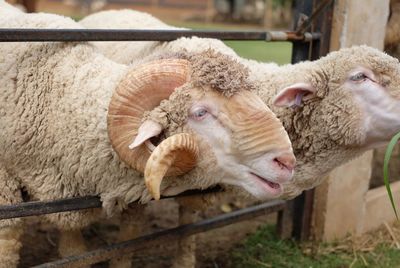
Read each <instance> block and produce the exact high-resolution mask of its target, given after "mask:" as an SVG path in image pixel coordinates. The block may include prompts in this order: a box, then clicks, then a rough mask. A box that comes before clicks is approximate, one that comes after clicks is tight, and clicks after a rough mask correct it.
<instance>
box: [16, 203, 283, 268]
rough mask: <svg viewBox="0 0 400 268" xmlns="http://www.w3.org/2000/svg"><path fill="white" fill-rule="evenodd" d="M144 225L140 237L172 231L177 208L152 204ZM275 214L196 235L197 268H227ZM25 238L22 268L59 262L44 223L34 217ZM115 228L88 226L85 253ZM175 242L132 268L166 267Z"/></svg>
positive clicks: (112, 236) (143, 253) (53, 234)
mask: <svg viewBox="0 0 400 268" xmlns="http://www.w3.org/2000/svg"><path fill="white" fill-rule="evenodd" d="M224 204H225V205H224V208H223V210H225V211H226V209H227V208H231V209H239V208H242V207H244V206H248V205H250V203H240V202H237V201H236V202H224ZM145 213H146V219H147V220H148V225H147V228H146V230H145V231H144V234H148V233H152V232H155V231H160V230H163V229H166V228H173V227H176V226H177V225H178V205H177V203H176V202H175V201H174V200H163V201H161V202H152V203H151V204H150V205H148V207H147V208H146V212H145ZM222 213H224V212H223V211H222V209H221V206H214V207H210V208H209V209H208V210H207V211H205V212H203V213H201V215H199V218H200V219H205V218H210V217H213V216H216V215H219V214H222ZM276 217H277V215H276V213H274V214H271V215H267V216H261V217H258V218H255V219H254V220H251V221H244V222H240V223H237V224H233V225H229V226H226V227H223V228H219V229H215V230H213V231H209V232H206V233H203V234H200V235H198V236H197V249H196V257H197V266H196V267H200V268H203V267H204V268H205V267H230V257H229V254H230V250H231V249H232V248H233V247H234V246H236V245H238V244H239V243H241V241H243V239H245V238H246V236H247V235H249V234H251V233H253V232H255V231H256V230H257V228H258V227H259V226H260V225H262V224H265V223H274V222H276ZM28 223H29V224H28V226H27V228H26V232H25V235H24V236H23V238H24V239H23V248H22V251H21V263H20V265H19V267H20V268H22V267H31V266H33V265H38V264H41V263H45V262H49V261H54V260H57V259H59V258H60V257H59V256H58V252H57V243H58V239H59V238H58V231H57V230H56V229H55V228H53V227H52V226H50V225H48V224H43V223H40V222H39V221H38V220H37V219H35V218H30V219H29V220H28ZM118 231H119V228H118V226H117V225H115V224H112V223H110V222H106V221H104V222H102V223H96V224H93V225H91V226H90V227H88V228H86V229H85V230H83V234H84V237H85V238H86V242H87V246H88V248H89V250H94V249H96V248H98V247H101V246H105V245H109V244H111V243H113V242H114V241H115V240H116V237H117V234H118ZM176 248H177V247H176V243H168V244H160V245H158V246H156V247H151V248H148V249H145V250H140V251H138V252H137V253H136V255H135V256H133V257H132V259H133V267H144V268H155V267H170V265H171V261H172V258H173V255H174V252H175V251H176ZM93 267H97V268H103V267H108V264H107V263H106V262H105V263H100V264H96V265H94V266H93Z"/></svg>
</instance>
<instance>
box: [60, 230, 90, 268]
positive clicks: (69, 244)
mask: <svg viewBox="0 0 400 268" xmlns="http://www.w3.org/2000/svg"><path fill="white" fill-rule="evenodd" d="M86 251H87V248H86V244H85V240H84V238H83V236H82V233H81V231H80V230H60V241H59V244H58V252H59V254H60V256H61V257H62V258H65V257H68V256H74V255H79V254H82V253H85V252H86ZM87 267H90V266H87Z"/></svg>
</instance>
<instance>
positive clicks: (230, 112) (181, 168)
mask: <svg viewBox="0 0 400 268" xmlns="http://www.w3.org/2000/svg"><path fill="white" fill-rule="evenodd" d="M0 26H1V27H4V28H23V27H28V28H79V25H78V24H77V23H75V22H73V21H72V20H70V19H67V18H63V17H60V16H56V15H50V14H25V13H21V12H11V11H9V10H0ZM0 59H1V63H2V64H1V68H0V74H1V76H0V87H1V89H2V91H1V94H0V115H1V116H0V124H1V126H2V132H1V136H0V183H1V187H2V192H1V194H0V202H1V204H13V203H19V202H23V201H24V200H26V199H28V200H52V199H59V198H67V197H73V196H86V195H99V196H100V197H101V200H102V202H103V211H104V212H105V214H107V215H112V214H116V213H119V212H120V211H121V210H123V209H124V208H126V207H127V205H128V204H129V203H131V202H138V201H140V202H148V201H149V200H150V199H151V196H153V197H154V198H155V199H158V198H160V195H174V194H178V193H180V192H181V191H184V190H186V189H194V188H196V189H203V188H207V187H209V186H212V185H215V184H222V185H224V184H228V185H230V184H233V185H237V186H239V188H244V189H246V191H248V192H249V193H251V194H253V195H254V196H256V197H258V198H260V199H267V198H273V197H275V196H279V195H280V192H281V190H282V189H281V188H280V185H281V183H283V182H285V181H288V180H289V179H290V178H291V177H292V173H293V169H294V164H295V158H294V155H293V153H292V148H291V144H290V141H289V138H288V135H287V133H286V132H285V131H284V128H283V126H282V124H281V123H280V121H279V120H278V119H277V118H276V116H275V115H274V114H273V113H272V112H271V111H270V110H269V109H268V107H267V106H266V105H265V104H264V103H263V102H262V101H261V99H260V98H259V97H258V96H257V95H255V94H254V93H252V90H254V88H253V85H252V84H251V83H250V82H249V79H248V71H247V69H246V68H244V67H243V66H242V65H241V64H239V63H237V62H236V61H234V60H232V59H231V58H228V57H226V56H224V55H222V54H219V53H216V52H213V51H205V52H203V53H200V54H199V53H194V54H193V53H180V54H176V53H169V54H168V53H164V54H155V55H149V57H147V58H146V59H142V60H141V61H140V62H138V63H137V64H134V65H132V66H130V67H128V66H125V65H121V64H117V63H115V62H113V61H111V60H109V59H107V58H105V57H104V56H103V55H102V54H100V53H98V52H96V50H95V49H94V48H93V47H92V46H91V45H90V44H87V43H15V44H13V45H10V44H0ZM142 173H144V176H143V175H142ZM145 183H146V185H147V189H146V186H145ZM22 189H24V192H25V193H26V194H25V195H24V199H23V197H22V193H21V191H22ZM138 213H139V211H138ZM102 216H103V213H101V211H99V210H89V211H85V212H69V213H63V214H53V215H47V216H43V218H44V219H45V220H47V221H49V222H51V223H53V224H55V225H56V226H57V227H58V228H59V229H60V230H61V231H62V232H61V238H60V243H61V245H60V251H61V252H60V253H61V255H64V256H65V255H69V254H71V253H76V251H79V249H81V248H79V247H74V245H73V244H68V243H74V241H73V240H74V238H75V237H76V232H75V230H78V229H80V228H82V227H84V226H87V225H88V224H90V223H91V222H93V221H95V220H98V219H100V218H101V217H102ZM22 229H23V220H22V219H12V220H6V221H2V222H1V223H0V259H1V260H2V262H1V266H2V267H15V266H16V265H17V263H18V259H19V257H18V250H19V248H20V247H21V243H20V236H21V234H22ZM78 242H79V241H78Z"/></svg>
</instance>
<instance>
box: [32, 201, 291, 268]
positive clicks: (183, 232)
mask: <svg viewBox="0 0 400 268" xmlns="http://www.w3.org/2000/svg"><path fill="white" fill-rule="evenodd" d="M284 208H285V202H284V201H281V200H275V201H271V202H267V203H263V204H260V205H256V206H253V207H250V208H245V209H241V210H237V211H234V212H231V213H227V214H223V215H219V216H217V217H214V218H211V219H206V220H202V221H199V222H196V223H191V224H186V225H182V226H179V227H176V228H172V229H167V230H163V231H160V232H156V233H152V234H150V235H146V236H142V237H139V238H136V239H133V240H129V241H125V242H121V243H117V244H114V245H110V246H105V247H102V248H99V249H97V250H93V251H90V252H87V253H84V254H81V255H77V256H71V257H67V258H64V259H61V260H57V261H54V262H48V263H44V264H41V265H38V266H35V268H50V267H81V266H87V265H89V264H94V263H98V262H102V261H106V260H108V259H110V258H115V257H119V256H123V255H126V254H129V253H133V252H134V251H135V250H140V249H143V248H146V247H148V246H149V245H153V244H155V243H157V244H159V243H160V242H165V241H173V240H175V239H179V238H181V237H185V236H189V235H194V234H197V233H201V232H205V231H209V230H212V229H216V228H219V227H223V226H226V225H229V224H233V223H236V222H240V221H244V220H249V219H252V218H255V217H258V216H262V215H266V214H270V213H273V212H277V211H280V210H283V209H284Z"/></svg>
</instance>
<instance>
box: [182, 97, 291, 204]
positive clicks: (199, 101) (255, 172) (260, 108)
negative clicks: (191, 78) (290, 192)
mask: <svg viewBox="0 0 400 268" xmlns="http://www.w3.org/2000/svg"><path fill="white" fill-rule="evenodd" d="M194 92H196V91H194ZM197 92H199V91H197ZM198 95H199V96H195V97H194V98H193V102H192V104H191V106H190V108H189V110H188V119H187V126H188V127H189V128H190V129H191V130H193V131H194V132H195V133H196V135H197V136H198V137H200V138H201V139H203V140H205V141H206V142H207V144H208V146H207V148H206V150H210V148H211V150H212V153H213V154H214V156H215V157H216V159H217V161H218V163H217V166H218V169H220V170H221V172H220V174H221V178H219V179H220V182H221V183H226V184H233V185H237V186H240V187H243V188H245V189H246V190H247V191H248V192H249V193H251V194H252V195H254V196H256V197H257V198H260V199H265V198H273V197H277V196H279V194H280V193H281V191H282V189H281V183H282V182H287V181H288V180H289V179H290V178H291V177H292V174H293V169H294V164H295V158H294V155H293V153H292V149H291V145H290V141H289V138H288V136H287V134H286V132H285V131H284V129H283V126H282V125H281V123H280V122H279V121H278V119H277V118H276V116H275V115H274V114H273V113H272V112H271V111H270V110H269V109H268V107H267V106H266V105H265V104H264V103H263V102H262V101H261V99H260V98H259V97H258V96H257V95H255V94H254V93H251V92H249V91H246V90H243V91H241V92H238V93H236V94H234V95H233V96H231V97H229V98H227V97H225V96H222V95H221V94H220V93H218V92H215V91H212V90H208V91H206V92H205V93H199V94H198ZM200 153H201V152H200Z"/></svg>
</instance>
